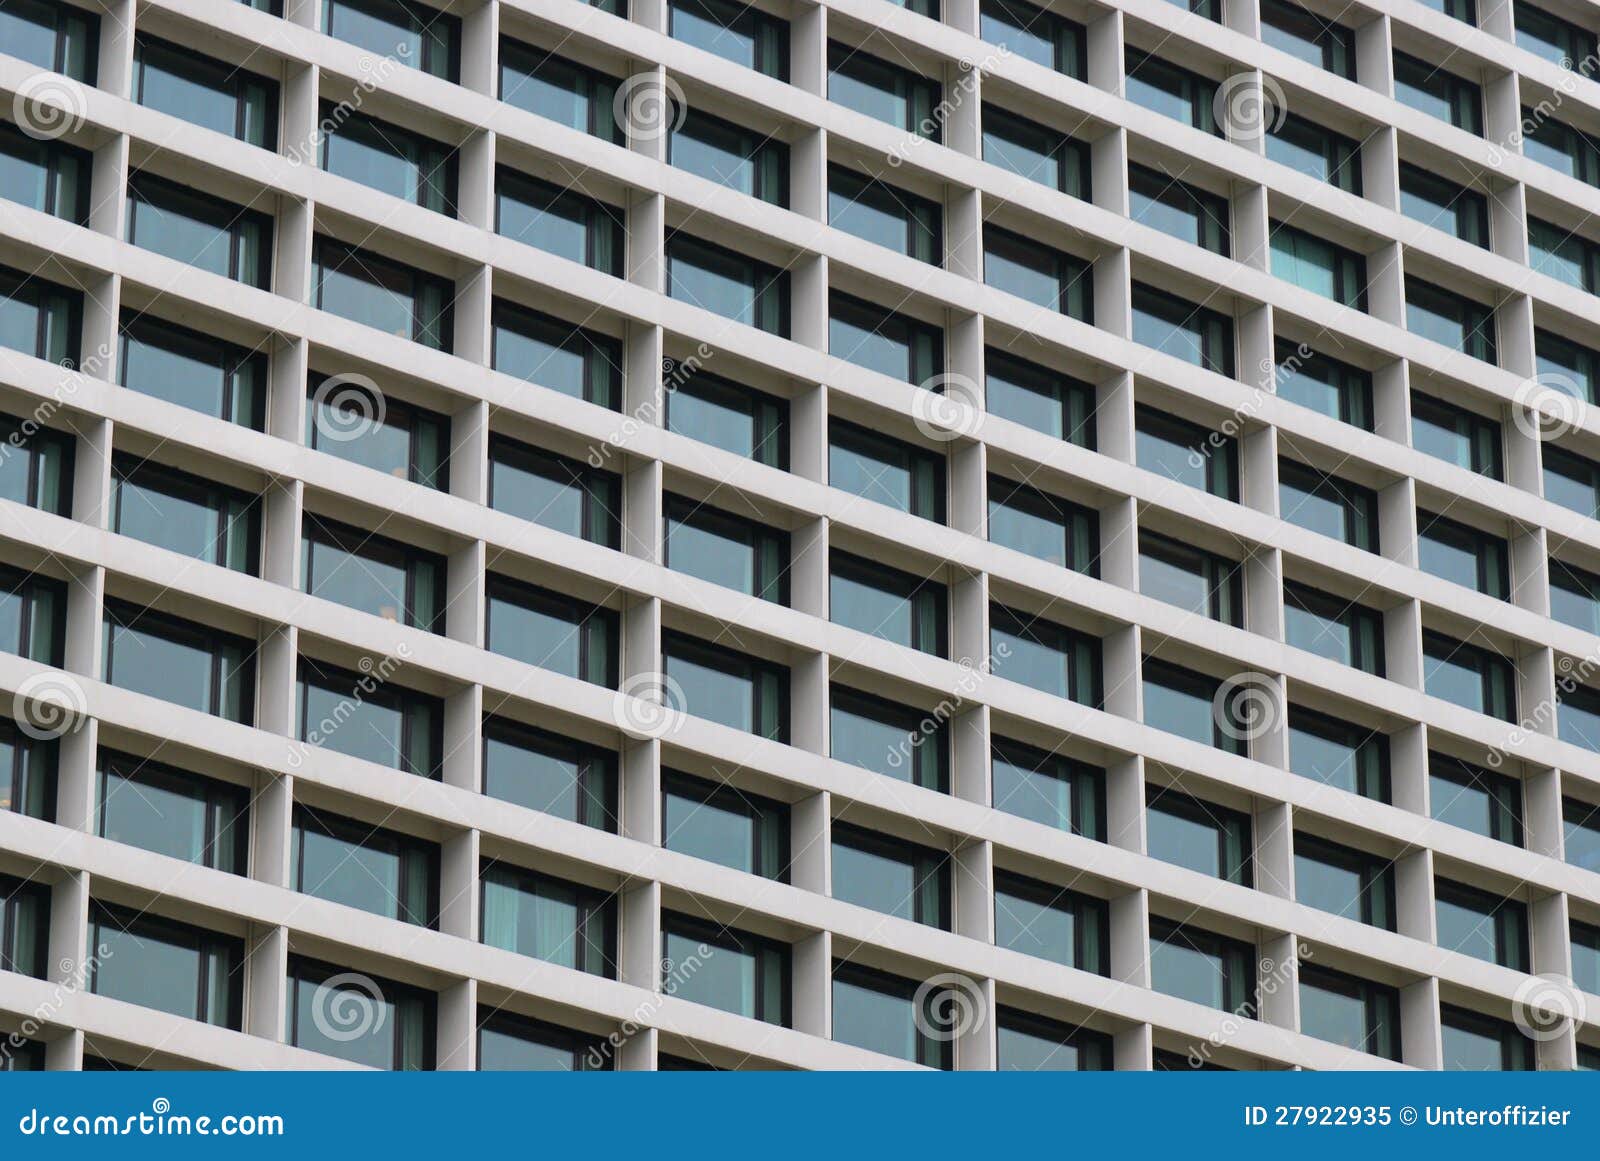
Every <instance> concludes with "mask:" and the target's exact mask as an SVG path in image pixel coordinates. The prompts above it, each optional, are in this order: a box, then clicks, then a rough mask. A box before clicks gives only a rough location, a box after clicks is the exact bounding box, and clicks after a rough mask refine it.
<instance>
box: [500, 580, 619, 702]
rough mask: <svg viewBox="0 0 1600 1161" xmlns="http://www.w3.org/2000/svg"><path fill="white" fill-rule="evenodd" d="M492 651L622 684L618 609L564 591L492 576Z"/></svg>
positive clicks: (569, 674) (563, 672) (566, 672)
mask: <svg viewBox="0 0 1600 1161" xmlns="http://www.w3.org/2000/svg"><path fill="white" fill-rule="evenodd" d="M488 598H489V600H488V610H487V612H486V614H485V617H484V620H485V625H484V642H485V644H486V645H487V646H488V648H489V650H490V651H491V652H494V653H499V654H500V655H501V656H504V657H511V658H514V659H515V660H517V661H521V662H523V663H524V664H526V665H536V666H538V667H539V668H541V669H550V670H554V671H555V672H556V673H559V674H561V675H563V676H564V677H575V678H577V679H578V680H580V681H588V682H592V683H593V684H595V685H603V686H605V687H606V688H607V689H615V688H616V687H617V614H616V612H615V611H614V610H611V609H607V608H604V607H603V606H600V605H591V604H589V603H588V602H587V601H581V600H578V599H577V598H575V597H569V596H566V595H564V594H562V593H557V592H552V591H551V590H549V589H545V588H539V587H538V586H535V585H531V584H527V583H525V582H523V581H516V580H512V579H511V578H510V577H503V576H495V575H492V574H491V575H490V577H489V579H488Z"/></svg>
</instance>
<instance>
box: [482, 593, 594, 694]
mask: <svg viewBox="0 0 1600 1161" xmlns="http://www.w3.org/2000/svg"><path fill="white" fill-rule="evenodd" d="M488 644H489V648H490V649H491V650H493V651H494V652H496V653H501V654H504V655H505V656H507V657H514V658H516V659H517V660H518V661H524V662H526V663H527V664H529V665H537V666H539V667H540V668H542V669H553V670H555V671H556V672H557V673H561V674H565V675H566V676H567V677H579V676H581V674H580V673H579V662H580V648H581V645H582V634H581V631H580V628H579V625H578V622H576V621H575V620H573V618H572V615H571V614H557V613H554V612H550V611H547V610H546V609H544V608H528V607H527V606H525V605H522V604H518V603H515V602H513V601H509V600H506V599H504V598H498V597H490V598H489V642H488Z"/></svg>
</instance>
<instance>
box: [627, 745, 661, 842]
mask: <svg viewBox="0 0 1600 1161" xmlns="http://www.w3.org/2000/svg"><path fill="white" fill-rule="evenodd" d="M619 779H620V781H621V784H622V835H623V837H624V838H629V839H632V840H633V841H634V842H637V843H644V844H646V845H647V846H652V847H654V846H660V845H661V743H660V742H659V741H658V740H657V739H655V738H644V739H641V740H638V741H635V742H632V743H631V744H624V746H623V749H622V757H621V762H620V775H619Z"/></svg>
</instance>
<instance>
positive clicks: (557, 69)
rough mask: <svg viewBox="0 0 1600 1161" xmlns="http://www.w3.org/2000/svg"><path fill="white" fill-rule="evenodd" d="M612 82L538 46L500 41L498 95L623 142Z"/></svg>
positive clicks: (537, 113)
mask: <svg viewBox="0 0 1600 1161" xmlns="http://www.w3.org/2000/svg"><path fill="white" fill-rule="evenodd" d="M617 87H618V86H617V82H616V81H615V80H613V79H612V78H611V77H608V76H606V75H605V74H603V73H599V72H596V71H595V70H594V69H591V68H585V67H584V66H583V65H581V64H578V63H576V62H574V61H570V60H567V59H566V58H564V57H560V56H557V55H556V54H555V53H553V52H547V51H546V50H544V49H542V48H535V47H533V46H532V45H530V44H521V43H519V42H517V41H515V40H509V39H506V38H504V37H502V38H501V40H500V99H501V100H502V101H505V102H506V103H507V104H509V105H514V106H516V107H517V108H519V109H525V110H527V111H528V112H529V113H533V114H534V115H535V116H539V117H548V118H549V119H550V120H552V121H556V122H558V123H560V124H562V125H565V126H567V127H568V128H570V129H576V130H578V131H579V132H581V133H588V134H590V135H591V136H594V137H598V138H600V139H601V140H602V141H609V142H611V144H613V145H622V144H624V134H623V131H622V130H623V126H622V124H621V123H620V122H619V120H618V118H617V116H616V113H615V111H614V104H615V102H616V97H617Z"/></svg>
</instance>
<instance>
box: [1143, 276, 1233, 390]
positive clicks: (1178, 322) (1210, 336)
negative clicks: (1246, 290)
mask: <svg viewBox="0 0 1600 1161" xmlns="http://www.w3.org/2000/svg"><path fill="white" fill-rule="evenodd" d="M1133 341H1134V342H1136V343H1143V344H1144V345H1145V346H1147V347H1154V348H1155V349H1156V350H1158V351H1160V352H1161V353H1162V354H1163V355H1171V356H1172V357H1173V358H1174V359H1182V360H1183V361H1184V362H1185V363H1193V364H1194V365H1195V366H1197V367H1203V368H1204V369H1205V370H1207V371H1215V372H1216V373H1217V374H1218V375H1222V376H1225V377H1226V378H1229V379H1232V378H1233V320H1232V319H1231V318H1229V317H1228V316H1227V315H1225V314H1222V313H1220V312H1218V311H1214V310H1212V309H1211V308H1209V307H1204V306H1196V305H1195V304H1194V303H1192V302H1189V301H1187V300H1185V299H1182V298H1178V297H1176V296H1174V295H1171V294H1167V293H1166V292H1165V291H1161V290H1157V289H1155V288H1154V287H1152V286H1145V285H1143V284H1141V283H1137V282H1136V283H1134V284H1133Z"/></svg>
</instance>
